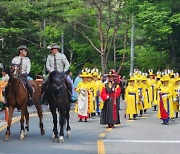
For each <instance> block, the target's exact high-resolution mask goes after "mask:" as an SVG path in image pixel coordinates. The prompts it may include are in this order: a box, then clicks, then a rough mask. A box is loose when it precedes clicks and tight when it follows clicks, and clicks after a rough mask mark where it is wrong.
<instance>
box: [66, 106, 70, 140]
mask: <svg viewBox="0 0 180 154" xmlns="http://www.w3.org/2000/svg"><path fill="white" fill-rule="evenodd" d="M69 119H70V114H69V109H67V110H66V120H67V128H66V131H67V138H70V135H71V127H70V125H69Z"/></svg>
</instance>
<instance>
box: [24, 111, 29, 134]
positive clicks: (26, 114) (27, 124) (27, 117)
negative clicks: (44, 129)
mask: <svg viewBox="0 0 180 154" xmlns="http://www.w3.org/2000/svg"><path fill="white" fill-rule="evenodd" d="M25 119H26V126H25V135H26V134H27V132H28V131H29V112H28V110H27V109H26V111H25Z"/></svg>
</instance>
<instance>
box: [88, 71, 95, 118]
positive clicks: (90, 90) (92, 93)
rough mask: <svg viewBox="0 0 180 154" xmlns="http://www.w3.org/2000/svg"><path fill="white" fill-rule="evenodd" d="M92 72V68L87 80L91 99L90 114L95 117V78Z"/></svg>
mask: <svg viewBox="0 0 180 154" xmlns="http://www.w3.org/2000/svg"><path fill="white" fill-rule="evenodd" d="M92 77H93V76H92V73H90V70H89V71H88V78H87V81H88V83H87V84H88V101H89V110H88V111H89V114H90V117H93V116H95V114H96V110H95V107H96V106H95V101H94V100H93V95H94V90H93V84H92V83H93V80H92V79H93V78H92Z"/></svg>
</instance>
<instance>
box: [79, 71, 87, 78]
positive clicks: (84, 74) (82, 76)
mask: <svg viewBox="0 0 180 154" xmlns="http://www.w3.org/2000/svg"><path fill="white" fill-rule="evenodd" d="M80 77H81V78H86V77H88V74H87V72H82V73H81V75H80Z"/></svg>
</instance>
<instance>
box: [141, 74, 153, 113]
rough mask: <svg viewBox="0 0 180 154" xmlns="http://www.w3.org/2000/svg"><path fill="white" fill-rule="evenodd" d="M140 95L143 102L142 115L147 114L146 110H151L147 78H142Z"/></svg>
mask: <svg viewBox="0 0 180 154" xmlns="http://www.w3.org/2000/svg"><path fill="white" fill-rule="evenodd" d="M142 84H143V86H142V95H143V102H144V113H146V112H147V109H149V108H151V107H152V106H151V102H150V100H149V91H148V84H147V77H146V76H143V77H142Z"/></svg>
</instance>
